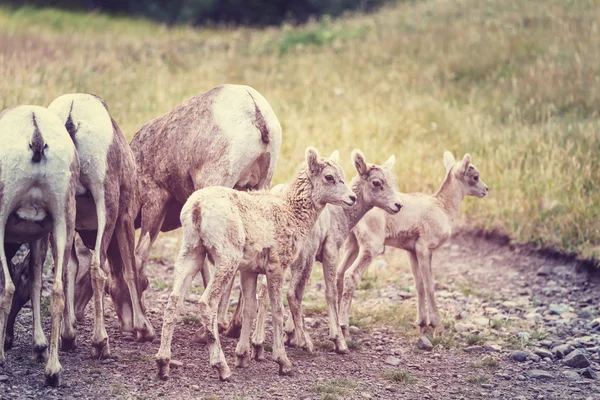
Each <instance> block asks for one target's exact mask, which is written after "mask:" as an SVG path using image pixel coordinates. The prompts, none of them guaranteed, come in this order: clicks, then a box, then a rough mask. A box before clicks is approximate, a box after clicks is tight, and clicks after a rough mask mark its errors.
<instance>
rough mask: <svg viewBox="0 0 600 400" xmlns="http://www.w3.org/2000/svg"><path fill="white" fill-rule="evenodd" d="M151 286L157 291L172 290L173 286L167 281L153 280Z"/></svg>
mask: <svg viewBox="0 0 600 400" xmlns="http://www.w3.org/2000/svg"><path fill="white" fill-rule="evenodd" d="M150 285H152V287H153V288H155V289H157V290H171V289H172V288H173V285H172V284H170V283H167V282H165V281H157V280H151V281H150Z"/></svg>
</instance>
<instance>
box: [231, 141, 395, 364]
mask: <svg viewBox="0 0 600 400" xmlns="http://www.w3.org/2000/svg"><path fill="white" fill-rule="evenodd" d="M352 160H353V162H354V166H355V167H356V170H357V172H358V175H356V176H355V177H354V178H353V179H352V182H351V184H350V187H351V188H352V191H353V192H354V193H355V194H356V204H355V206H354V207H352V208H341V207H337V206H333V205H328V206H327V207H326V208H325V210H323V212H322V213H321V215H320V216H319V219H318V220H317V223H316V224H315V226H314V228H313V230H312V232H311V233H310V235H309V237H308V239H307V240H306V242H305V244H304V248H303V249H302V251H301V252H300V255H299V256H298V258H297V259H296V260H295V261H294V262H293V263H292V264H291V266H290V271H291V274H292V278H291V281H290V284H289V288H288V292H287V299H288V304H289V307H290V312H291V318H288V319H287V323H286V329H285V330H286V334H287V340H288V344H289V345H291V346H298V347H304V348H306V349H307V350H308V351H310V352H313V351H314V345H313V343H312V340H311V339H310V336H309V335H308V333H307V332H306V331H305V328H304V317H303V315H302V298H303V296H304V290H305V289H306V284H307V283H308V279H309V278H310V274H311V271H312V267H313V263H314V262H315V260H316V261H320V262H321V263H322V265H323V276H324V278H325V297H326V300H327V306H328V309H329V339H330V340H332V341H333V343H334V344H335V350H336V352H338V353H345V352H346V351H347V350H348V346H347V344H346V341H345V340H344V337H343V335H342V334H341V329H340V326H339V324H340V323H339V317H338V295H337V287H336V283H335V279H336V268H337V265H338V254H339V250H340V248H341V247H342V245H343V244H344V241H345V240H346V237H347V236H348V234H349V233H350V231H351V230H352V228H354V226H355V225H356V224H357V223H358V221H360V219H361V218H362V217H363V216H364V215H365V214H366V213H367V212H368V211H369V210H371V209H372V208H373V207H379V208H381V209H383V210H385V211H386V212H388V213H391V214H395V213H397V212H399V211H400V209H401V208H402V203H401V201H400V196H399V194H398V193H397V192H396V190H395V188H396V179H395V177H394V174H393V173H392V171H391V170H392V168H393V166H394V163H395V157H394V156H391V157H390V158H389V159H388V160H387V161H386V162H385V163H384V164H383V165H381V166H378V165H375V164H367V162H366V161H365V157H364V155H363V154H362V153H361V152H360V151H359V150H354V152H353V153H352ZM281 190H283V188H282V185H278V186H276V187H274V188H273V190H272V191H281ZM264 290H265V287H264V286H262V287H261V290H260V291H259V293H260V294H259V306H258V310H259V311H258V317H257V321H258V322H257V326H256V330H255V333H254V335H253V344H254V346H255V349H256V356H257V357H260V355H261V354H262V353H263V351H262V345H263V343H264V321H265V316H264V315H262V314H263V313H265V312H266V305H263V304H262V303H263V302H264V301H267V298H266V292H264ZM238 308H239V303H238ZM237 310H238V309H236V312H237ZM236 320H237V318H235V317H234V318H233V319H232V325H233V324H234V322H235V321H236Z"/></svg>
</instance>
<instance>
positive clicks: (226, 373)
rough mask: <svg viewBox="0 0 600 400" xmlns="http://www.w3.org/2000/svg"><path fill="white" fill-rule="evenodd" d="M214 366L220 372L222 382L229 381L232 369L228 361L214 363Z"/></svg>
mask: <svg viewBox="0 0 600 400" xmlns="http://www.w3.org/2000/svg"><path fill="white" fill-rule="evenodd" d="M213 368H214V369H216V370H217V372H218V373H219V380H220V381H222V382H229V380H230V379H231V370H230V369H229V366H228V365H227V364H226V363H221V362H220V363H218V364H215V365H213Z"/></svg>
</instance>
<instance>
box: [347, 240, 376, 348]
mask: <svg viewBox="0 0 600 400" xmlns="http://www.w3.org/2000/svg"><path fill="white" fill-rule="evenodd" d="M371 261H373V252H372V251H370V250H369V249H367V248H364V247H361V248H360V250H359V251H358V257H357V258H356V260H355V261H354V263H353V264H352V267H350V270H349V271H348V273H349V275H348V276H346V277H345V278H344V292H343V294H342V302H341V306H340V322H341V329H342V333H343V334H344V336H345V337H346V338H350V332H349V330H348V329H349V327H350V308H351V307H352V299H353V297H354V291H355V290H356V287H357V286H358V283H359V282H360V278H361V276H362V275H363V274H364V272H365V270H366V269H367V268H368V267H369V265H370V264H371Z"/></svg>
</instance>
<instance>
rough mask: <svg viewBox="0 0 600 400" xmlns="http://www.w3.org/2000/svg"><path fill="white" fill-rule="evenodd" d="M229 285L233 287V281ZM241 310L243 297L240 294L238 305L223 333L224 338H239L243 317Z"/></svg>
mask: <svg viewBox="0 0 600 400" xmlns="http://www.w3.org/2000/svg"><path fill="white" fill-rule="evenodd" d="M231 283H232V286H233V281H232V282H231ZM229 293H231V288H230V290H229ZM243 308H244V296H243V294H242V293H240V296H239V298H238V303H237V305H236V306H235V311H234V312H233V315H232V316H231V321H230V322H229V326H228V327H227V329H226V330H225V331H224V332H223V334H224V335H225V336H226V337H228V338H238V337H240V332H241V331H242V323H243V317H242V312H243V311H242V310H243Z"/></svg>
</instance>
